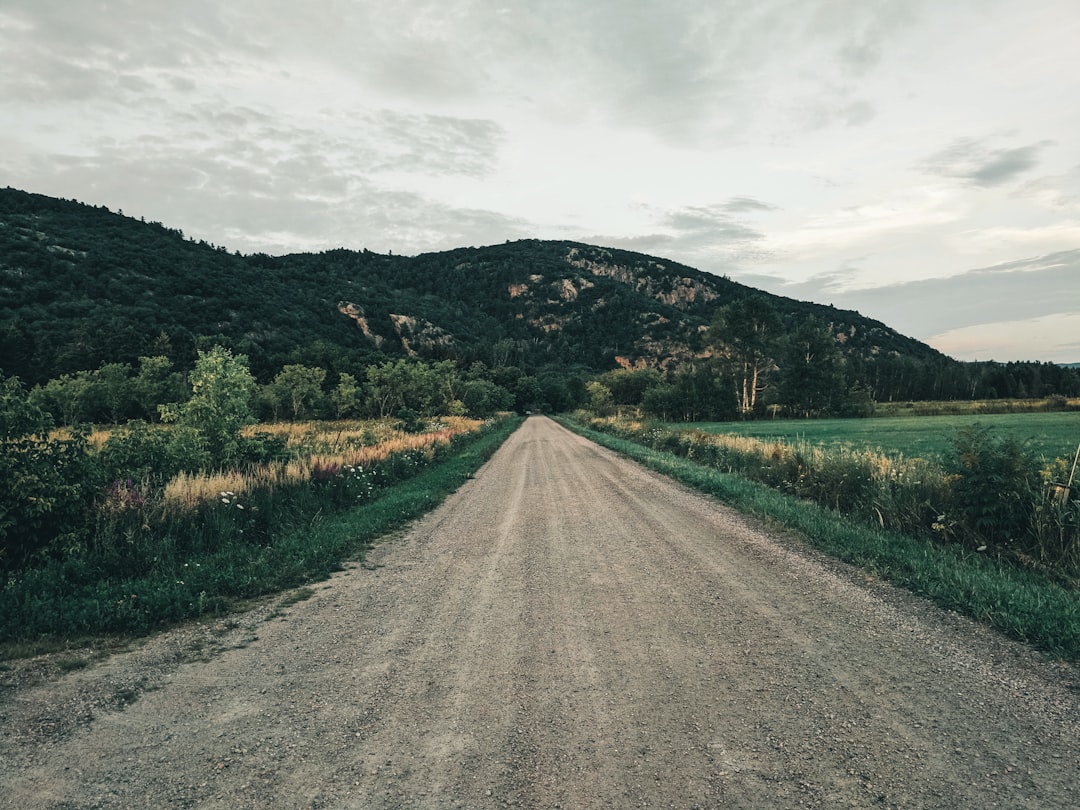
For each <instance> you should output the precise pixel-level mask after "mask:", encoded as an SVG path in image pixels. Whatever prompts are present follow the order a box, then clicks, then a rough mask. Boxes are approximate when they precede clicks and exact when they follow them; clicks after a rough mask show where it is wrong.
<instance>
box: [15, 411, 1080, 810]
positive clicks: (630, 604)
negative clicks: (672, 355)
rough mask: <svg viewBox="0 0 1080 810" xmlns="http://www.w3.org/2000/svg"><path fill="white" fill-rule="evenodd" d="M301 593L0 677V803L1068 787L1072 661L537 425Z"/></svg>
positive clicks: (409, 800)
mask: <svg viewBox="0 0 1080 810" xmlns="http://www.w3.org/2000/svg"><path fill="white" fill-rule="evenodd" d="M312 591H313V593H309V592H304V593H301V594H300V595H301V596H306V597H309V598H306V599H301V600H299V601H291V600H289V599H282V600H278V601H277V602H275V603H268V604H267V605H265V606H263V607H260V608H259V609H258V610H255V611H253V612H251V613H248V614H244V615H242V616H240V617H237V618H234V619H232V620H230V622H229V623H217V624H210V625H202V626H189V627H186V628H182V629H179V630H176V631H171V632H169V633H164V634H161V635H160V636H156V637H154V638H152V639H149V640H147V641H145V642H143V643H141V644H140V645H138V646H137V647H135V648H134V649H132V650H130V651H128V652H123V653H118V654H115V655H112V656H110V657H108V658H107V659H104V660H101V661H95V660H93V651H75V652H68V653H65V654H64V655H65V656H67V657H68V658H74V659H77V660H85V661H86V663H85V665H81V666H75V665H70V668H67V669H64V667H62V666H60V665H59V664H56V663H55V661H56V660H58V658H57V657H56V656H53V657H50V658H49V659H41V660H40V661H34V662H22V663H19V664H17V665H14V666H12V667H11V668H10V669H8V670H7V671H4V672H0V684H6V688H3V689H0V728H2V729H3V732H2V738H0V806H2V807H13V808H14V807H18V808H91V807H93V808H112V807H144V806H145V807H151V806H173V807H222V808H225V807H228V808H236V807H252V808H256V807H257V808H264V807H281V808H286V807H288V808H292V807H365V808H379V807H386V808H391V807H395V808H396V807H439V808H442V807H504V806H518V807H564V808H572V807H612V808H616V807H617V808H624V807H638V806H642V807H644V806H650V807H658V806H659V807H680V808H689V807H701V808H705V807H721V806H723V807H797V806H811V807H814V806H829V807H833V806H856V807H866V806H879V807H898V808H899V807H924V808H931V807H941V808H946V807H947V808H957V807H992V806H995V805H996V806H1001V807H1064V806H1070V805H1071V804H1072V803H1073V802H1074V801H1075V789H1076V787H1077V776H1076V774H1077V773H1078V768H1080V754H1078V752H1080V705H1078V703H1080V701H1078V696H1080V694H1078V692H1077V691H1076V686H1077V683H1078V682H1080V673H1078V671H1077V669H1076V668H1075V667H1072V666H1066V665H1061V664H1054V663H1048V662H1046V661H1044V660H1043V659H1042V658H1040V657H1039V656H1038V655H1036V654H1034V653H1032V652H1031V651H1030V650H1028V649H1027V648H1025V647H1023V646H1021V645H1017V644H1013V643H1011V642H1009V641H1007V640H1005V639H1003V638H1001V637H999V636H997V635H996V634H994V633H992V632H989V631H987V630H985V629H983V628H981V627H979V626H977V625H975V624H973V623H971V622H968V621H966V620H963V619H961V618H959V617H957V616H953V615H950V614H946V613H943V612H941V611H939V610H936V609H935V608H933V607H932V606H929V605H928V604H926V603H925V602H923V601H921V600H919V599H916V598H914V597H911V596H910V595H907V594H903V593H900V592H898V591H895V590H893V589H891V588H889V587H887V586H884V585H881V584H880V583H877V582H873V581H868V580H867V579H866V577H865V576H864V575H863V574H861V573H859V572H858V571H855V570H854V569H850V568H847V567H845V566H842V565H839V564H837V563H834V562H831V561H827V560H823V559H822V558H820V557H819V556H818V555H815V554H812V553H809V552H806V551H804V550H803V549H802V548H801V547H800V546H799V545H798V543H797V542H794V541H792V540H791V539H790V538H783V537H776V536H775V535H773V534H771V533H770V532H768V531H766V530H764V529H762V528H761V527H760V526H757V525H755V524H754V523H753V522H751V521H748V520H747V519H745V518H743V517H741V516H739V515H737V514H735V513H732V512H731V511H729V510H727V509H725V508H723V507H721V506H719V505H717V504H716V503H714V502H712V501H710V500H708V499H707V498H704V497H701V496H699V495H696V494H693V493H690V492H688V491H686V490H685V489H683V488H681V487H679V486H677V485H675V484H672V483H671V482H669V481H667V480H666V479H663V478H661V477H659V476H657V475H654V474H652V473H650V472H647V471H644V470H642V469H641V468H640V467H638V466H636V465H634V464H632V463H630V462H627V461H625V460H623V459H621V458H619V457H617V456H615V455H613V454H611V453H609V452H607V451H605V450H602V449H600V448H598V447H596V446H595V445H593V444H591V443H589V442H587V441H585V440H583V439H581V438H580V437H577V436H574V435H573V434H571V433H569V432H567V431H565V430H563V429H562V428H560V427H558V426H557V425H555V424H554V423H553V422H551V421H550V420H547V419H544V418H539V417H534V418H531V419H529V420H528V421H527V422H526V423H525V424H524V426H523V427H522V428H521V429H520V430H519V431H518V432H517V433H516V434H515V435H514V436H512V437H511V438H510V439H509V440H508V442H507V443H506V444H505V445H504V446H503V448H502V449H501V450H500V451H499V453H497V454H496V456H495V457H494V458H492V460H491V461H490V462H489V463H488V464H487V465H486V466H485V467H484V468H483V469H482V470H481V471H480V473H479V474H478V475H477V477H476V478H475V479H474V480H471V481H469V482H468V483H467V484H466V485H465V486H464V487H463V488H462V489H461V490H460V491H459V492H458V493H457V494H456V495H454V496H453V497H452V498H451V499H449V500H448V501H447V502H446V503H445V504H444V505H443V506H442V507H441V508H439V509H438V510H436V511H435V512H433V513H432V514H431V515H429V516H428V517H427V518H426V519H424V520H423V521H421V522H420V523H418V524H417V525H416V526H415V527H414V528H413V529H412V530H411V531H409V532H408V533H407V534H405V535H404V536H401V537H398V538H396V539H395V540H393V541H392V542H387V543H383V544H382V545H380V546H379V547H377V548H376V549H375V550H374V552H372V553H371V554H370V555H369V558H368V565H366V566H355V567H352V568H350V569H349V570H346V571H344V572H342V573H340V574H338V575H335V576H334V577H333V578H332V579H331V580H329V581H328V582H326V583H322V584H320V585H316V586H314V587H313V588H312ZM290 602H291V603H290ZM50 661H51V662H53V663H48V662H50Z"/></svg>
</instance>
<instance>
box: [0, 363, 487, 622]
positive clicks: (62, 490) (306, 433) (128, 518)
mask: <svg viewBox="0 0 1080 810" xmlns="http://www.w3.org/2000/svg"><path fill="white" fill-rule="evenodd" d="M0 396H3V397H4V401H3V402H2V403H0V406H2V407H0V414H2V415H3V419H2V420H0V421H2V424H0V429H2V430H0V444H2V448H0V449H2V451H3V452H2V453H0V480H2V481H3V482H4V483H5V486H4V487H2V488H0V577H2V578H3V579H2V580H0V641H3V640H13V639H30V638H35V637H37V636H40V635H41V634H58V635H72V634H80V633H83V634H93V633H101V632H144V631H146V630H148V629H150V628H151V627H154V626H158V625H160V624H161V623H163V622H168V621H175V620H178V619H182V618H187V617H191V616H197V615H202V614H204V613H207V612H211V613H213V612H216V611H218V610H220V609H222V608H223V606H224V605H225V604H226V603H227V602H228V600H230V599H233V598H237V597H248V596H252V595H255V594H258V593H263V592H266V591H267V590H272V589H273V588H275V587H286V586H288V585H292V584H298V583H299V582H302V581H304V579H305V578H307V577H309V576H312V575H315V574H321V573H326V572H327V571H329V570H332V569H333V567H334V566H335V565H337V564H338V562H339V561H340V559H341V556H342V554H343V553H344V551H343V549H344V548H345V547H346V546H348V545H349V543H350V542H352V543H353V545H354V546H355V542H354V541H351V540H350V539H349V538H347V537H346V538H337V539H335V540H334V541H333V543H332V544H330V545H326V544H319V543H314V544H313V543H312V542H310V533H311V531H312V530H313V529H314V528H316V527H317V526H318V525H319V524H320V523H322V522H324V521H327V520H328V519H330V518H331V516H333V515H335V514H346V513H348V512H349V511H350V510H353V511H357V512H366V511H368V509H370V510H371V511H372V514H371V516H370V518H371V519H372V520H376V519H378V520H381V521H382V522H381V523H379V522H378V520H376V523H377V524H378V525H379V526H383V525H391V524H392V521H393V519H395V518H396V517H397V515H398V514H411V513H410V512H409V510H410V509H411V508H412V507H410V506H408V504H406V506H405V507H401V506H400V505H394V504H392V503H391V501H392V498H390V497H389V496H390V495H391V494H393V493H396V492H397V491H398V489H399V488H400V487H399V485H401V484H402V483H403V482H409V481H411V480H413V479H415V478H416V477H417V476H418V475H420V474H421V473H422V472H424V471H425V470H427V469H428V468H430V467H432V465H436V464H437V463H438V462H441V461H444V460H446V459H448V458H450V457H452V456H456V455H459V454H460V453H461V452H462V447H463V446H464V445H469V444H471V443H475V442H477V441H482V439H483V437H484V436H489V435H492V434H496V433H499V432H500V430H507V429H508V428H507V424H508V423H507V422H506V420H505V419H496V418H492V419H488V420H486V421H481V420H474V419H466V418H464V417H445V418H440V419H438V420H428V419H425V420H420V421H419V422H418V423H417V424H412V425H409V427H410V428H411V429H412V430H413V431H418V432H412V433H407V432H405V431H404V430H402V429H401V427H402V426H401V423H400V422H399V420H395V419H383V420H368V421H356V420H351V421H338V422H331V423H305V424H276V425H264V426H253V427H251V428H248V429H245V430H244V431H242V432H238V433H236V434H230V437H231V441H230V444H229V450H228V454H227V458H228V463H227V464H221V463H218V464H217V465H216V466H213V464H212V462H213V461H214V457H215V454H214V453H212V452H211V448H210V447H208V445H207V441H206V436H205V434H204V433H202V432H200V431H198V430H197V429H195V428H194V427H192V426H187V425H183V424H180V425H173V426H152V425H147V424H145V423H130V424H128V425H126V426H123V427H120V428H117V429H116V430H114V431H113V432H112V433H111V434H110V435H108V436H107V437H97V438H98V441H97V442H92V441H90V439H89V438H88V437H87V435H86V434H84V433H80V432H71V431H66V432H64V433H62V434H58V433H56V432H53V431H52V430H51V427H52V425H51V420H50V418H49V416H48V415H47V414H46V413H44V412H42V411H41V410H40V409H38V408H35V406H34V405H33V404H32V403H31V402H30V400H29V399H28V397H27V395H26V392H25V390H24V389H23V388H22V387H21V386H20V385H19V383H18V381H17V380H14V379H9V380H5V381H3V384H2V388H0ZM500 426H501V427H500ZM218 458H219V459H220V458H221V456H220V455H219V456H218ZM459 482H460V479H458V483H459ZM451 483H453V482H451ZM358 506H365V508H364V509H360V510H356V509H355V507H358ZM388 509H389V510H390V511H389V512H387V510H388ZM402 509H403V511H402ZM380 516H381V517H380ZM357 519H358V520H359V519H360V518H357ZM363 519H364V520H366V519H368V518H367V517H365V518H363ZM373 525H375V524H373ZM361 547H362V544H361Z"/></svg>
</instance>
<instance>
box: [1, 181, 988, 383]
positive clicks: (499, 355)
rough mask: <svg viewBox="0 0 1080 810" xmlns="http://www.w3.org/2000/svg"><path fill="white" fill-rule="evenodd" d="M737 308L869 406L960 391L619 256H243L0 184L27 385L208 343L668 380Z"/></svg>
mask: <svg viewBox="0 0 1080 810" xmlns="http://www.w3.org/2000/svg"><path fill="white" fill-rule="evenodd" d="M749 299H759V300H763V301H766V302H768V304H769V305H771V306H772V307H773V308H774V309H775V310H776V311H777V313H778V315H779V316H780V318H781V321H782V323H783V325H784V328H785V330H787V331H793V330H794V329H795V328H796V327H797V325H798V324H800V323H802V322H804V321H806V320H807V319H811V318H812V319H815V320H816V322H819V323H821V324H822V325H823V326H824V327H825V328H827V329H828V330H829V331H830V333H831V334H832V336H833V339H834V340H835V342H836V344H837V346H838V347H839V348H840V350H841V352H842V354H843V356H844V358H845V361H846V363H847V365H848V367H849V370H850V372H851V374H850V375H849V376H850V377H851V380H852V381H853V382H860V383H862V384H864V385H866V386H867V387H868V388H870V389H871V390H872V391H873V393H874V395H875V397H876V398H879V399H886V398H888V399H892V398H948V397H949V396H950V395H958V392H957V391H953V390H952V388H953V387H955V386H951V384H950V383H949V377H950V375H959V374H960V372H961V370H962V369H963V368H964V367H965V364H962V363H960V362H959V361H956V360H954V359H952V358H949V357H946V356H945V355H944V354H942V353H941V352H938V351H937V350H935V349H933V348H932V347H930V346H927V345H926V344H923V343H921V342H919V341H917V340H915V339H914V338H910V337H908V336H905V335H902V334H900V333H899V332H897V331H896V330H894V329H892V328H890V327H888V326H887V325H886V324H884V323H881V322H880V321H876V320H874V319H871V318H867V317H865V316H862V315H861V314H859V313H858V312H854V311H851V310H841V309H836V308H834V307H832V306H831V305H823V304H817V303H813V302H806V301H797V300H795V299H791V298H785V297H783V296H778V295H774V294H771V293H767V292H765V291H762V290H758V289H755V288H753V287H749V286H746V285H743V284H740V283H739V282H736V281H732V280H731V279H728V278H726V277H723V276H717V275H713V274H710V273H706V272H705V271H702V270H698V269H696V268H693V267H689V266H687V265H683V264H681V263H679V262H675V261H672V260H668V259H663V258H660V257H655V256H648V255H646V254H640V253H635V252H632V251H625V250H621V249H617V248H610V247H599V246H596V245H588V244H584V243H579V242H573V241H561V240H537V239H523V240H517V241H513V242H505V243H503V244H497V245H489V246H484V247H462V248H454V249H451V250H446V251H439V252H431V253H422V254H418V255H416V256H400V255H394V254H378V253H372V252H370V251H368V250H363V249H360V250H350V249H346V248H336V249H333V250H327V251H322V252H319V253H293V254H285V255H282V256H269V255H266V254H261V253H256V254H248V255H240V254H239V253H229V252H228V251H227V250H225V249H224V248H222V247H219V246H215V245H212V244H209V243H207V242H205V241H202V240H199V241H196V240H194V239H191V238H188V237H186V236H185V235H184V234H183V232H182V231H179V230H175V229H171V228H168V227H166V226H164V225H162V224H161V223H157V222H144V221H140V220H136V219H134V218H131V217H128V216H124V215H123V214H120V213H118V212H117V213H114V212H112V211H109V210H108V209H107V208H105V207H103V206H100V207H94V206H91V205H87V204H84V203H80V202H76V201H69V200H62V199H57V198H52V197H47V196H44V195H38V194H32V193H30V192H25V191H20V190H17V189H11V188H8V189H3V190H0V368H2V369H3V370H4V372H5V373H8V374H16V375H18V376H20V377H22V378H23V379H24V381H25V382H27V383H28V384H34V383H38V382H42V381H43V379H45V378H47V377H55V376H58V375H59V374H63V373H71V372H74V371H77V370H82V369H92V368H96V367H98V366H100V365H101V364H102V363H104V362H128V363H134V362H135V361H136V360H137V358H138V357H139V356H142V355H151V354H164V355H166V356H169V357H171V358H172V359H174V361H175V362H176V363H177V364H178V366H180V367H190V364H191V362H192V361H193V358H194V349H195V348H197V347H200V346H205V345H209V344H211V343H215V342H216V343H221V344H223V345H226V346H228V347H230V348H232V349H234V350H236V351H239V352H243V353H245V354H247V355H248V356H249V357H250V359H251V362H252V368H253V371H254V372H255V373H256V376H258V377H260V378H261V379H268V378H269V377H270V376H272V374H273V373H274V372H275V371H276V370H278V369H280V367H281V366H282V365H283V364H284V363H288V362H301V363H312V364H318V365H321V366H323V367H325V368H327V369H329V370H332V371H341V370H343V369H344V368H352V369H356V368H357V367H361V368H362V366H363V365H364V364H365V363H368V362H374V361H377V360H379V359H380V358H383V359H385V358H387V357H395V356H403V357H418V358H422V359H429V360H443V359H452V360H455V361H457V362H459V363H461V364H463V365H465V364H469V363H474V362H476V361H481V362H483V363H485V364H487V365H488V366H499V365H514V366H518V367H521V368H523V369H539V368H544V367H550V368H568V367H576V368H580V369H583V370H586V371H589V372H595V373H599V372H604V371H608V370H611V369H615V368H619V367H625V368H641V367H651V368H657V369H661V370H664V371H672V370H674V369H676V368H678V367H680V366H684V365H687V364H690V363H695V362H698V361H703V360H707V359H708V358H709V357H710V356H711V355H712V353H713V348H714V347H712V346H710V345H709V341H708V339H707V336H708V329H709V325H710V323H711V322H712V321H713V318H714V317H715V315H716V313H717V311H718V310H720V309H721V308H722V307H725V306H728V305H731V304H737V303H739V302H743V301H746V300H749ZM916 378H919V379H916ZM958 385H959V383H958ZM963 385H964V387H966V386H967V383H966V382H964V383H963Z"/></svg>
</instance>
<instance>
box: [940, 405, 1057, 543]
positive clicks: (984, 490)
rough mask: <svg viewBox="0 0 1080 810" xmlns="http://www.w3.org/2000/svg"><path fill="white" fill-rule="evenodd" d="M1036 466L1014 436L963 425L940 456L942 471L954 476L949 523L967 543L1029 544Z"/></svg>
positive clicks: (1036, 490)
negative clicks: (950, 447)
mask: <svg viewBox="0 0 1080 810" xmlns="http://www.w3.org/2000/svg"><path fill="white" fill-rule="evenodd" d="M1039 467H1040V465H1039V463H1038V461H1036V460H1035V458H1034V457H1033V456H1032V454H1031V453H1030V452H1029V451H1028V449H1027V448H1026V447H1025V446H1024V444H1023V443H1022V442H1020V441H1018V440H1016V439H1015V438H1012V437H1006V438H1001V437H997V436H994V435H993V434H992V433H991V431H990V430H989V428H981V427H975V426H972V427H968V428H963V429H962V430H960V432H959V433H958V435H957V437H956V439H955V441H954V442H953V447H952V452H951V454H950V455H949V456H947V457H946V459H945V469H946V472H947V473H948V474H950V475H951V476H954V480H953V483H952V497H951V501H950V504H949V508H948V510H947V517H948V518H949V519H950V526H951V527H952V528H954V530H955V531H956V532H957V533H958V534H959V535H960V537H961V539H962V540H963V541H965V542H966V543H968V544H969V545H975V546H978V547H982V546H991V547H994V548H996V549H1004V548H1007V547H1009V546H1011V545H1014V544H1015V545H1016V546H1017V547H1019V548H1027V547H1029V546H1030V545H1031V543H1032V541H1033V540H1034V536H1033V531H1032V529H1033V525H1034V524H1033V519H1034V516H1035V504H1036V503H1037V501H1038V500H1039V498H1040V494H1041V490H1042V486H1041V484H1040V476H1039Z"/></svg>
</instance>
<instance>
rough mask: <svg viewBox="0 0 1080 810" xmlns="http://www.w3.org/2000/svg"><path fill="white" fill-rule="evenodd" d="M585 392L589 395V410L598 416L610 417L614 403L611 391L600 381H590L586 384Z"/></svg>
mask: <svg viewBox="0 0 1080 810" xmlns="http://www.w3.org/2000/svg"><path fill="white" fill-rule="evenodd" d="M585 390H586V391H587V392H588V394H589V410H591V411H592V412H593V413H595V414H596V415H597V416H610V415H611V411H612V403H613V402H614V399H613V397H612V396H611V389H610V388H608V387H607V386H606V385H604V384H603V383H602V382H600V381H599V380H590V381H589V382H587V383H586V384H585Z"/></svg>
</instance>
